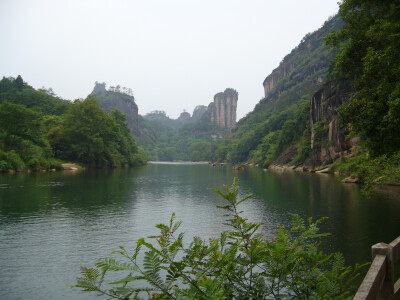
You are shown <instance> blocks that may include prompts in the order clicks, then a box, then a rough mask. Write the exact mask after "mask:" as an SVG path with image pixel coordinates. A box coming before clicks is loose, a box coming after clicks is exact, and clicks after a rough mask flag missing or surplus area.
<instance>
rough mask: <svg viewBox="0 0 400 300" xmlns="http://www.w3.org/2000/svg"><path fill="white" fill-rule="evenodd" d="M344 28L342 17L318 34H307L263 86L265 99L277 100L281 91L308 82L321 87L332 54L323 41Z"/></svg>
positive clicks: (328, 23)
mask: <svg viewBox="0 0 400 300" xmlns="http://www.w3.org/2000/svg"><path fill="white" fill-rule="evenodd" d="M341 26H342V21H341V20H340V18H339V17H333V18H332V19H330V20H328V21H326V22H325V24H324V25H323V26H322V27H321V28H320V29H319V30H317V31H315V32H313V33H309V34H307V35H306V36H305V37H304V38H303V40H302V41H301V42H300V44H299V45H298V46H297V47H296V48H295V49H293V50H292V52H291V53H290V54H288V55H286V57H285V58H284V59H283V60H282V62H281V63H280V65H279V66H278V67H277V68H276V69H274V70H273V71H272V73H271V74H270V75H268V76H267V77H266V78H265V80H264V82H263V86H264V94H265V98H268V97H269V98H270V99H277V98H278V97H279V94H280V91H281V89H282V88H284V89H286V90H287V89H289V88H291V87H293V86H295V85H296V84H297V83H299V82H302V81H304V80H305V79H306V78H308V80H309V81H310V82H312V84H314V85H320V84H321V83H322V82H323V81H324V79H325V76H326V69H327V67H328V65H329V62H330V59H329V58H330V57H332V54H331V53H330V52H329V51H328V49H327V48H326V47H325V46H323V37H324V36H326V35H327V34H328V33H329V32H330V31H331V30H332V29H333V30H335V31H337V30H338V29H339V28H340V27H341Z"/></svg>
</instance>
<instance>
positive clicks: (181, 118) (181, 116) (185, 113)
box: [178, 111, 190, 123]
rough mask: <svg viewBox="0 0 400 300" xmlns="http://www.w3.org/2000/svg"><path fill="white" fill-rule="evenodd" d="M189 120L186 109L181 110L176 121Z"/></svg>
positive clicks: (183, 121) (184, 121)
mask: <svg viewBox="0 0 400 300" xmlns="http://www.w3.org/2000/svg"><path fill="white" fill-rule="evenodd" d="M189 120H190V114H189V113H188V112H187V111H184V112H182V113H181V114H180V115H179V118H178V121H179V122H181V123H186V122H188V121H189Z"/></svg>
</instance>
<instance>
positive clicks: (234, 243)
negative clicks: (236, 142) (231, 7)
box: [74, 178, 360, 299]
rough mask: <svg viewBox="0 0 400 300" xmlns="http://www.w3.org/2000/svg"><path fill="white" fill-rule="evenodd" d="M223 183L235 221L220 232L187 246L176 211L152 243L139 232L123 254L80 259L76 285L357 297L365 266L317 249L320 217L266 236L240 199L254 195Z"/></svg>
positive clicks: (197, 295) (185, 295) (131, 294)
mask: <svg viewBox="0 0 400 300" xmlns="http://www.w3.org/2000/svg"><path fill="white" fill-rule="evenodd" d="M224 188H225V190H226V193H223V192H221V191H220V190H214V189H211V190H212V191H214V192H216V193H218V194H219V195H221V196H222V197H223V198H224V199H225V200H226V204H227V205H226V206H222V207H219V208H220V209H223V210H225V211H226V215H225V217H226V218H227V219H226V220H225V223H224V224H225V225H227V226H228V227H229V229H228V230H226V231H224V232H222V233H221V235H220V238H214V239H210V240H209V241H208V242H206V241H204V240H202V239H201V238H200V237H194V238H193V240H192V242H191V243H190V244H189V245H188V246H185V245H184V241H183V238H184V234H183V233H178V229H179V227H180V225H181V222H176V221H175V214H172V217H171V220H170V222H169V224H159V225H157V226H156V227H157V228H158V229H160V234H159V235H158V236H155V237H150V238H152V239H155V243H154V244H152V243H149V242H147V241H146V240H145V239H144V238H141V239H139V240H138V241H137V243H136V248H135V249H134V250H133V252H132V253H130V252H128V251H127V250H126V249H125V248H124V247H122V246H120V250H118V251H115V252H114V253H116V254H118V255H119V257H120V258H121V259H122V260H121V261H120V260H118V259H115V258H112V257H109V258H102V259H99V261H98V263H97V264H96V268H86V267H82V268H81V270H82V277H81V278H78V280H77V283H76V285H75V286H74V287H76V288H80V289H81V290H82V291H87V292H96V293H97V294H99V295H106V296H108V297H112V298H119V299H142V298H143V297H145V296H147V298H148V299H267V298H268V299H294V298H295V299H350V298H351V294H350V292H349V286H350V284H351V282H352V281H353V280H354V278H355V277H356V276H357V271H358V269H359V268H360V266H358V265H357V266H356V267H355V268H354V269H352V268H351V267H348V266H345V265H344V259H343V255H341V254H340V253H335V254H329V255H326V254H324V253H323V252H322V251H319V249H318V247H319V245H320V239H321V238H322V237H325V236H327V235H328V234H321V233H319V229H318V225H319V224H320V222H321V221H322V219H321V220H318V221H316V222H312V220H311V219H309V220H308V222H304V221H303V220H302V219H300V218H299V217H298V216H294V220H293V227H292V228H291V230H286V229H284V228H283V227H280V228H279V233H278V235H277V237H276V238H275V239H273V240H271V241H266V240H265V239H264V237H263V235H262V234H261V233H259V232H258V229H259V228H260V226H261V224H257V223H251V222H249V221H248V220H247V219H246V218H244V217H243V216H242V215H241V211H240V210H239V207H238V206H239V204H241V203H242V202H244V201H246V200H248V199H249V198H251V197H252V195H250V196H247V197H245V198H243V199H240V200H239V199H238V194H239V191H238V180H237V178H235V180H234V182H233V185H232V187H230V188H229V187H227V186H224ZM142 250H143V251H142ZM143 252H144V253H143ZM141 257H143V260H142V261H140V259H139V258H141ZM114 272H115V274H112V275H111V276H112V278H113V279H112V281H111V282H110V281H107V278H108V277H107V275H108V274H109V273H114ZM118 277H119V279H117V278H118Z"/></svg>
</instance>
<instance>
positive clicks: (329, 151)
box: [310, 81, 357, 167]
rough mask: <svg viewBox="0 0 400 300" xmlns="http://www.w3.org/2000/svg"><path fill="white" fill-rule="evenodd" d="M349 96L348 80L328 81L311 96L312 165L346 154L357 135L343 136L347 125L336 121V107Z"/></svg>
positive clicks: (317, 165)
mask: <svg viewBox="0 0 400 300" xmlns="http://www.w3.org/2000/svg"><path fill="white" fill-rule="evenodd" d="M351 97H352V90H351V85H350V83H349V82H347V83H342V84H340V85H339V84H338V83H336V82H335V81H329V82H328V83H326V84H325V85H324V86H323V87H322V88H321V89H320V90H318V91H317V92H316V93H315V94H314V95H313V97H312V98H311V107H310V126H311V129H312V131H311V132H312V135H311V148H312V165H313V167H319V166H323V165H328V164H330V163H332V162H334V161H337V160H338V159H339V158H340V157H341V156H343V155H350V154H351V150H352V147H353V145H354V143H355V142H356V141H357V138H353V139H351V140H346V135H347V134H349V130H348V128H347V127H344V126H341V124H340V122H339V115H338V113H337V110H338V108H339V107H340V106H341V105H342V103H343V102H345V101H348V100H349V99H350V98H351Z"/></svg>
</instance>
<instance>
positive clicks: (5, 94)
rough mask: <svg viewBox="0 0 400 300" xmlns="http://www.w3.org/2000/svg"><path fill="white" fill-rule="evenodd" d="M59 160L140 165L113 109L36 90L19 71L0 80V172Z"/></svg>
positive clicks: (53, 165)
mask: <svg viewBox="0 0 400 300" xmlns="http://www.w3.org/2000/svg"><path fill="white" fill-rule="evenodd" d="M63 161H71V162H77V163H81V164H83V165H85V166H91V167H106V166H107V167H118V166H123V165H139V164H143V163H145V161H146V158H145V156H144V155H143V154H140V153H139V149H138V146H137V145H136V143H135V141H134V139H133V137H132V135H131V133H130V131H129V129H128V127H127V123H126V118H125V115H123V114H122V113H120V112H119V111H117V110H114V111H112V112H111V113H110V114H108V113H107V112H105V111H104V110H102V109H101V108H100V106H99V104H98V100H97V99H96V97H94V96H89V97H87V98H86V99H85V100H81V99H78V100H75V101H74V102H72V103H71V102H69V101H66V100H63V99H61V98H59V97H57V96H55V95H54V93H52V91H51V90H35V89H33V88H32V87H30V86H29V85H28V84H27V83H25V82H24V81H23V79H22V78H21V76H18V77H17V78H16V79H14V78H3V79H2V80H1V81H0V171H2V172H4V171H9V170H15V171H23V170H50V169H57V168H60V166H61V163H62V162H63Z"/></svg>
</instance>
